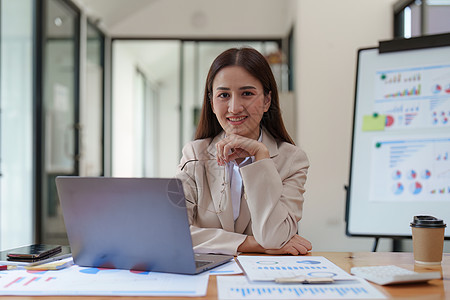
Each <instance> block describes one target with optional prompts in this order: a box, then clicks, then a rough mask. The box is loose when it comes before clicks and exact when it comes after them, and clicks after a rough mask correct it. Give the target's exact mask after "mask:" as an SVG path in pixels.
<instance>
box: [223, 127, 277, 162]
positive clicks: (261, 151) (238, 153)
mask: <svg viewBox="0 0 450 300" xmlns="http://www.w3.org/2000/svg"><path fill="white" fill-rule="evenodd" d="M216 149H217V163H218V164H219V165H221V166H223V165H225V164H226V163H228V162H230V161H232V160H235V159H239V158H245V157H249V156H254V157H255V161H258V160H261V159H264V158H269V157H270V156H269V150H268V149H267V147H266V145H264V144H263V143H261V142H258V141H257V140H254V139H249V138H246V137H243V136H240V135H237V134H231V135H228V136H226V137H225V138H224V139H222V140H221V141H220V142H218V143H217V144H216Z"/></svg>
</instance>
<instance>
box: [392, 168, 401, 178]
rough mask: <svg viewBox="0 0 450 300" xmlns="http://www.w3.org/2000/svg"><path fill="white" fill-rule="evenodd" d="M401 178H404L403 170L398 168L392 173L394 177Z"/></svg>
mask: <svg viewBox="0 0 450 300" xmlns="http://www.w3.org/2000/svg"><path fill="white" fill-rule="evenodd" d="M400 178H402V172H400V170H396V171H394V172H393V173H392V179H394V180H398V179H400Z"/></svg>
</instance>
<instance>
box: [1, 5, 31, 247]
mask: <svg viewBox="0 0 450 300" xmlns="http://www.w3.org/2000/svg"><path fill="white" fill-rule="evenodd" d="M0 20H1V24H0V30H1V31H0V45H1V48H0V67H1V73H0V91H1V94H0V107H1V110H0V173H1V174H0V249H1V250H4V249H9V248H14V247H17V246H21V245H23V244H29V243H31V242H33V225H34V213H33V192H32V190H33V166H32V161H33V93H32V90H33V83H32V80H33V61H32V57H33V55H32V54H33V23H32V22H33V1H32V0H6V1H5V0H1V1H0Z"/></svg>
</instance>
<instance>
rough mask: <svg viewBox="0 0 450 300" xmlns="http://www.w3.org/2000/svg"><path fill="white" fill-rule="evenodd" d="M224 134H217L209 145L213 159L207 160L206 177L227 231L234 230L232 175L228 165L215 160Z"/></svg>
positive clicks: (220, 218)
mask: <svg viewBox="0 0 450 300" xmlns="http://www.w3.org/2000/svg"><path fill="white" fill-rule="evenodd" d="M223 136H224V134H223V133H222V134H220V135H218V136H216V137H215V138H214V140H213V141H212V143H211V144H210V145H209V146H208V152H209V154H210V156H211V160H209V161H208V162H207V166H208V167H207V169H206V178H207V180H208V185H209V188H210V191H211V197H212V201H213V203H214V207H215V209H216V212H217V217H218V218H219V220H220V223H221V224H222V228H223V229H225V230H227V231H234V221H233V208H232V204H231V201H230V183H229V177H230V176H229V174H228V172H227V171H226V167H223V166H219V165H218V164H217V161H216V160H215V158H216V154H217V150H216V143H217V142H218V141H220V140H221V139H222V138H223ZM224 172H225V173H224Z"/></svg>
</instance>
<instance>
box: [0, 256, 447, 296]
mask: <svg viewBox="0 0 450 300" xmlns="http://www.w3.org/2000/svg"><path fill="white" fill-rule="evenodd" d="M309 255H311V256H324V257H326V258H328V259H329V260H330V261H332V262H333V263H335V264H336V265H337V266H339V267H340V268H342V269H343V270H344V271H347V272H350V268H352V267H361V266H377V265H396V266H399V267H403V268H405V269H409V270H413V271H416V272H426V271H441V273H442V275H443V276H442V278H443V279H442V280H431V281H429V283H423V284H409V285H396V286H387V287H383V286H378V285H376V284H374V286H375V287H377V288H378V289H379V290H380V291H382V292H383V293H384V294H385V295H386V296H387V297H389V299H414V300H416V299H427V300H429V299H432V300H434V299H450V253H446V254H444V258H443V261H442V264H441V265H440V266H437V267H436V266H434V267H423V266H418V265H415V264H414V258H413V255H412V253H404V252H401V253H400V252H312V253H310V254H309ZM228 276H233V275H228ZM0 298H6V297H0ZM8 298H10V299H11V297H9V296H8ZM33 298H34V299H36V298H37V297H17V296H15V297H14V299H15V300H19V299H33ZM39 298H40V299H42V298H44V299H46V298H49V299H53V300H56V299H67V298H68V297H59V296H58V297H54V296H52V297H50V296H49V297H42V296H41V297H39ZM86 298H88V299H107V298H110V299H119V298H123V297H75V296H71V297H69V299H70V300H78V299H80V300H81V299H86ZM127 298H129V297H127ZM139 298H140V299H142V298H149V299H155V298H153V297H139ZM159 298H162V297H159ZM162 299H182V298H181V297H164V298H162ZM188 299H203V300H210V299H211V300H212V299H218V298H217V284H216V276H210V278H209V284H208V291H207V295H206V297H199V298H190V297H189V298H188Z"/></svg>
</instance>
